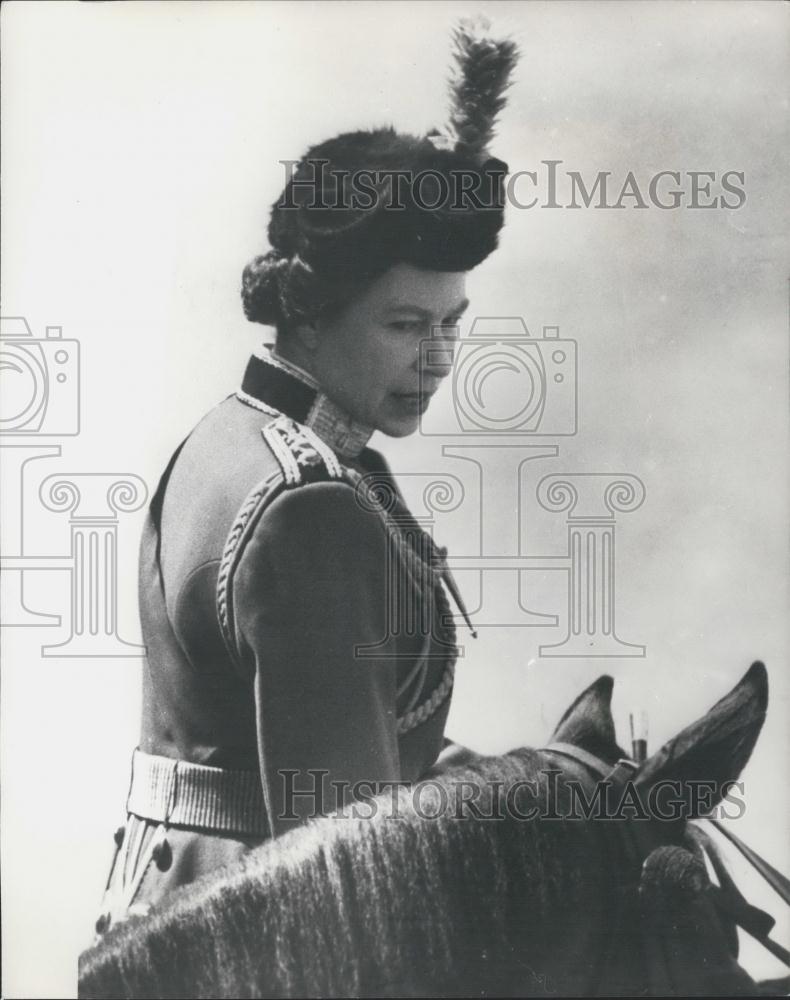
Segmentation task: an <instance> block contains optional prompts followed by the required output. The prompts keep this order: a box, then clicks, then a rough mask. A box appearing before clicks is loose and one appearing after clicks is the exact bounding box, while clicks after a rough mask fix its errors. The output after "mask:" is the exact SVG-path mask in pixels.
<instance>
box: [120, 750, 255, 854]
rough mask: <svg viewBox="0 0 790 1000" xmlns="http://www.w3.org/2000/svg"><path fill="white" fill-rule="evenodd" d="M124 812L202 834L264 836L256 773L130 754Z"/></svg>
mask: <svg viewBox="0 0 790 1000" xmlns="http://www.w3.org/2000/svg"><path fill="white" fill-rule="evenodd" d="M126 809H127V812H130V813H134V815H135V816H140V817H141V818H142V819H150V820H153V821H155V822H158V823H167V824H168V825H172V826H191V827H199V828H201V829H204V830H208V831H220V832H225V833H240V834H245V835H247V836H250V837H266V836H268V835H269V824H268V822H267V819H266V806H265V803H264V800H263V789H262V787H261V778H260V774H259V773H258V772H257V771H233V770H230V769H228V768H224V767H207V766H206V765H204V764H190V763H188V762H187V761H184V760H175V759H173V758H171V757H157V756H155V755H153V754H148V753H143V751H142V750H135V752H134V755H133V757H132V784H131V787H130V789H129V798H128V799H127V802H126Z"/></svg>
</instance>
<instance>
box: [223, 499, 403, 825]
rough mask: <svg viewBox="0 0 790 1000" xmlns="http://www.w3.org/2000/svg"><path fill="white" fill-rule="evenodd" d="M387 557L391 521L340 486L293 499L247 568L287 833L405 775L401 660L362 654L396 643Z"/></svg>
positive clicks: (271, 764) (275, 784)
mask: <svg viewBox="0 0 790 1000" xmlns="http://www.w3.org/2000/svg"><path fill="white" fill-rule="evenodd" d="M386 554H387V538H386V529H385V527H384V525H383V523H382V522H381V520H380V518H379V517H377V516H376V515H375V514H373V513H370V512H368V511H365V510H363V509H362V508H361V507H360V506H359V504H358V502H357V500H356V496H355V493H354V491H353V489H351V488H350V487H349V486H348V485H346V484H343V483H337V482H333V483H314V484H311V485H308V486H300V487H298V488H296V489H292V490H287V491H285V492H284V493H283V494H281V495H280V496H279V497H278V498H277V499H276V500H275V501H274V502H273V503H272V504H271V506H270V507H269V508H268V509H267V510H266V511H265V513H264V514H263V516H262V518H261V520H260V522H259V524H258V525H257V527H256V529H255V532H254V534H253V536H252V537H251V539H250V540H249V541H248V543H247V545H246V547H245V550H244V552H243V554H242V557H241V559H240V561H239V564H238V567H237V570H236V573H235V578H234V607H235V618H236V622H235V628H236V635H237V639H238V644H239V649H240V651H241V654H242V659H243V661H244V662H245V663H246V664H248V665H249V667H250V669H251V670H252V671H253V672H254V687H255V699H256V715H257V733H258V755H259V761H260V767H261V775H262V780H263V785H264V796H265V799H266V806H267V810H268V813H269V817H270V821H271V823H272V827H273V832H274V833H275V834H279V833H282V832H284V831H285V830H287V829H289V828H290V827H291V826H294V825H297V824H298V823H300V822H302V821H303V820H305V819H307V818H308V817H309V816H310V815H313V814H315V813H316V812H317V811H319V812H320V811H321V810H323V811H325V812H331V811H333V810H334V808H336V806H339V805H342V804H343V801H344V800H345V801H348V800H349V799H350V798H352V797H360V793H361V795H362V796H365V795H369V794H370V791H369V789H368V788H367V787H366V786H365V784H364V783H377V782H389V781H397V780H399V779H400V761H399V755H398V742H397V734H396V715H395V702H396V683H397V682H396V674H395V670H396V664H395V662H394V661H393V660H391V659H389V660H388V659H371V658H369V657H363V656H360V655H359V647H360V646H373V647H375V645H376V644H377V643H381V642H383V641H384V639H385V637H386V618H387V593H386V590H387V585H386V579H387V563H386ZM294 772H295V773H294ZM316 772H328V774H326V775H325V776H321V775H320V774H316ZM332 782H340V783H342V784H341V786H340V788H342V789H343V791H342V792H340V793H336V792H335V789H334V786H332V785H331V783H332ZM358 783H362V784H358ZM355 787H356V793H357V794H356V795H354V792H353V790H354V789H355ZM289 789H290V790H291V791H289ZM291 792H303V793H304V794H291Z"/></svg>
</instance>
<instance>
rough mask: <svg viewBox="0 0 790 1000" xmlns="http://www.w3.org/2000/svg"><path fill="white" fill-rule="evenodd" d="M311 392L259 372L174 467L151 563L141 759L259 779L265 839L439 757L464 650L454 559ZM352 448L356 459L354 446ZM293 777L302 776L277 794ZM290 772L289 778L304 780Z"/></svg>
mask: <svg viewBox="0 0 790 1000" xmlns="http://www.w3.org/2000/svg"><path fill="white" fill-rule="evenodd" d="M354 438H355V429H354V427H353V425H350V424H348V423H347V422H346V421H344V419H343V415H342V414H340V413H339V411H337V410H336V409H335V408H333V407H332V405H331V404H329V403H328V401H327V400H326V397H325V396H322V394H321V393H320V391H318V389H317V386H315V384H314V383H313V384H311V382H310V381H309V378H308V379H305V378H302V377H300V375H299V370H296V371H294V370H293V369H292V368H291V367H290V366H288V365H283V364H282V363H280V362H278V361H277V360H276V359H274V358H272V359H270V360H267V359H266V358H265V357H259V356H253V357H252V358H251V359H250V363H249V365H248V367H247V371H246V374H245V377H244V382H243V385H242V389H241V390H239V392H237V393H236V394H234V395H232V396H230V397H228V398H227V399H225V400H224V401H223V402H222V403H220V404H219V405H218V406H217V407H216V408H215V409H214V410H212V411H211V412H210V413H209V414H208V415H207V416H206V417H205V418H204V419H203V420H202V421H201V422H200V423H199V424H198V426H197V427H196V428H195V429H194V430H193V432H192V433H191V434H190V435H189V437H188V438H187V440H186V441H185V442H184V443H183V444H182V446H181V447H180V448H179V450H178V451H177V452H176V454H175V455H174V456H173V458H172V459H171V462H170V465H169V466H168V468H167V470H166V471H165V474H164V475H163V477H162V480H161V482H160V484H159V488H158V490H157V492H156V494H155V496H154V498H153V500H152V502H151V506H150V510H149V513H148V518H147V521H146V524H145V528H144V532H143V538H142V543H141V550H140V592H139V599H140V616H141V626H142V632H143V639H144V642H145V644H146V647H147V657H146V663H145V668H144V681H143V723H142V734H141V741H140V749H141V750H143V751H145V753H147V754H154V755H159V756H162V757H168V758H176V759H178V760H182V761H187V762H192V763H196V764H204V765H210V766H213V767H217V768H224V769H232V770H241V771H247V772H250V771H253V772H257V774H258V775H259V780H260V783H261V786H262V790H263V797H264V801H265V809H266V816H267V824H268V833H269V834H270V835H271V834H278V833H281V832H284V831H285V830H287V829H288V828H289V827H290V826H293V825H295V824H298V823H299V822H301V821H303V820H304V819H305V818H307V817H308V816H310V815H311V814H313V813H314V812H315V806H316V798H315V796H313V797H312V798H311V797H310V796H305V797H303V798H298V797H292V798H291V799H289V800H288V801H287V802H286V801H285V800H284V799H285V797H286V796H287V794H288V793H287V783H288V781H290V782H291V788H296V789H299V788H303V789H310V788H311V787H315V779H314V778H311V777H310V772H316V771H322V772H326V776H325V777H324V778H323V781H324V784H323V785H322V786H321V788H322V789H323V792H322V794H323V795H324V798H323V799H322V800H321V802H320V803H319V805H321V806H322V807H323V809H324V810H325V811H331V809H332V808H333V806H334V805H335V804H336V802H335V799H336V798H337V792H336V790H333V791H332V796H333V797H334V798H332V797H331V796H330V799H329V800H327V799H326V795H328V794H329V792H328V789H329V788H330V785H329V782H340V783H341V785H340V786H338V787H342V788H343V789H345V791H343V792H342V795H341V798H345V799H348V798H349V797H353V795H354V787H355V786H356V787H357V788H359V783H360V782H361V783H371V784H374V785H375V784H377V783H386V782H398V781H414V780H415V779H417V778H419V777H420V775H421V774H423V773H424V771H425V770H426V769H427V768H428V767H429V766H430V765H431V764H432V763H433V762H434V761H435V759H436V757H437V755H438V753H439V751H440V749H441V746H442V742H443V731H444V725H445V721H446V717H447V713H448V709H449V702H450V697H449V695H450V692H451V687H452V676H453V667H454V662H455V657H456V655H457V651H456V646H455V631H454V627H453V624H452V616H451V614H450V609H449V605H448V601H447V596H446V594H445V590H444V585H443V583H442V566H443V562H442V555H443V553H442V551H441V550H438V549H437V548H436V546H435V545H434V543H433V541H432V539H431V538H429V537H428V536H427V535H426V534H425V533H424V532H423V531H422V530H421V529H420V528H419V526H418V525H417V524H416V522H415V521H414V519H413V517H411V515H410V514H409V512H408V510H407V509H406V507H405V504H404V502H403V499H402V497H401V496H400V494H399V492H398V490H397V488H396V486H395V484H394V481H393V479H392V476H391V474H390V472H389V469H388V468H387V466H386V463H385V462H384V460H383V458H382V457H381V455H379V454H378V453H377V452H375V451H373V450H372V449H369V448H367V447H364V448H362V449H361V450H359V451H358V453H357V449H356V448H355V447H354V444H355V440H354ZM344 446H345V447H344ZM286 772H291V777H290V778H288V779H286V777H284V775H285V773H286ZM294 772H295V774H294Z"/></svg>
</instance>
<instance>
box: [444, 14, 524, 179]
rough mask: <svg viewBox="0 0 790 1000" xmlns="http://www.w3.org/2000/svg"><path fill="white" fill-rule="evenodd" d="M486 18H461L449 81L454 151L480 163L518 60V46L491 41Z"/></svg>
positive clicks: (455, 39)
mask: <svg viewBox="0 0 790 1000" xmlns="http://www.w3.org/2000/svg"><path fill="white" fill-rule="evenodd" d="M490 28H491V25H490V22H489V21H488V19H487V18H484V17H480V18H476V19H472V18H464V19H462V20H461V21H459V22H458V26H457V27H456V28H455V29H454V31H453V58H454V60H455V64H456V65H455V71H454V73H453V75H452V77H451V79H450V101H451V106H450V127H451V129H452V132H453V133H454V137H455V148H456V150H457V151H458V152H463V153H466V154H468V155H470V156H472V157H473V158H475V159H479V160H483V159H485V158H486V156H487V155H488V147H489V145H490V143H491V141H492V139H493V138H494V126H495V124H496V119H497V115H498V114H499V113H500V111H501V110H502V109H503V108H504V106H505V91H506V90H507V89H508V87H509V86H510V76H511V73H512V72H513V68H514V67H515V65H516V61H517V60H518V46H517V45H516V43H515V42H514V41H512V40H511V39H508V38H504V39H500V40H497V39H494V38H492V37H491V35H490V34H489V31H490Z"/></svg>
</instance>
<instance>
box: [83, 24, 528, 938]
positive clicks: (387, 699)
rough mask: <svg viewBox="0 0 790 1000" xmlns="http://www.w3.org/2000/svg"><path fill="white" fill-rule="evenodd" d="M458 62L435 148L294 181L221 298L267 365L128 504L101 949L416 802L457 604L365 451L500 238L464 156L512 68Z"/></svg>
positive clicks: (502, 54)
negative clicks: (182, 892)
mask: <svg viewBox="0 0 790 1000" xmlns="http://www.w3.org/2000/svg"><path fill="white" fill-rule="evenodd" d="M456 43H457V50H456V55H457V58H458V63H459V73H458V75H457V78H456V81H455V84H454V86H453V91H452V93H453V100H454V105H453V112H452V116H451V121H450V128H449V129H448V131H447V132H446V133H445V134H444V135H439V134H436V135H433V136H430V137H424V138H414V137H411V136H404V135H399V134H397V133H395V132H394V131H393V130H392V129H382V130H378V131H373V132H357V133H352V134H347V135H341V136H338V137H337V138H335V139H332V140H330V141H328V142H325V143H323V144H321V145H319V146H316V147H314V148H313V149H311V150H310V151H309V152H308V154H307V156H306V157H305V159H304V160H303V161H302V162H301V163H300V165H299V167H298V168H297V170H296V171H295V173H294V176H293V177H292V178H291V180H290V181H289V183H288V185H287V186H286V189H285V191H284V192H283V195H282V197H281V198H280V199H279V200H278V202H276V203H275V204H274V206H273V208H272V215H271V221H270V225H269V231H268V235H269V242H270V244H271V250H270V251H269V252H268V253H267V254H265V255H264V256H261V257H258V258H256V259H255V260H254V261H253V262H252V263H251V264H249V265H248V266H247V268H246V269H245V271H244V275H243V289H242V297H243V303H244V309H245V312H246V315H247V317H248V318H249V319H250V320H252V321H254V322H259V323H263V324H267V325H271V326H274V327H275V329H276V333H277V336H276V345H275V347H274V349H273V350H271V351H262V352H261V353H260V354H256V355H254V356H253V357H252V358H251V359H250V361H249V364H248V366H247V369H246V372H245V374H244V378H243V381H242V385H241V388H240V389H239V390H238V391H237V392H236V393H235V394H233V395H231V396H229V397H228V398H227V399H225V400H224V401H223V402H222V403H220V404H219V405H218V406H217V407H216V408H215V409H214V410H212V411H211V412H210V413H209V414H208V415H207V416H206V417H205V418H204V419H203V420H202V421H201V422H200V423H199V424H198V426H197V427H196V428H195V429H194V430H193V432H192V433H191V434H190V435H189V437H188V438H187V440H186V441H185V442H184V443H183V444H182V445H181V446H180V448H179V449H178V450H177V451H176V453H175V454H174V455H173V457H172V459H171V461H170V463H169V465H168V467H167V469H166V470H165V472H164V474H163V476H162V479H161V481H160V483H159V487H158V489H157V491H156V494H155V496H154V498H153V500H152V502H151V506H150V510H149V515H148V518H147V521H146V525H145V528H144V533H143V539H142V543H141V550H140V593H139V598H140V616H141V624H142V630H143V636H144V640H145V643H146V646H147V662H146V668H145V673H144V689H143V723H142V736H141V741H140V746H139V748H138V750H136V751H135V755H134V761H133V768H132V772H133V773H132V780H131V787H130V793H129V799H128V803H127V809H128V820H127V823H126V825H125V827H124V828H122V829H121V830H119V831H118V833H117V834H116V843H117V845H118V850H117V851H116V857H115V861H114V864H113V868H112V871H111V875H110V879H109V882H108V889H107V894H106V898H105V903H104V907H103V914H102V917H101V918H100V920H99V923H98V929H99V931H102V930H104V929H105V928H106V927H107V926H109V924H110V923H112V922H114V921H117V920H119V919H122V918H123V917H124V916H125V915H126V914H128V913H130V912H132V913H134V912H145V911H146V910H147V909H148V907H150V906H151V905H153V904H156V903H158V902H160V901H161V900H162V899H164V898H165V897H166V896H167V895H168V894H169V893H170V892H171V891H172V889H174V888H175V887H177V886H178V885H181V884H184V883H186V882H189V881H191V880H193V879H194V878H196V877H198V876H199V875H201V874H204V873H206V872H208V871H211V870H212V869H214V868H217V867H219V866H222V865H226V864H228V863H230V862H232V861H233V860H235V859H238V858H239V857H241V856H242V855H243V854H244V853H246V852H247V851H248V850H250V849H251V848H252V847H254V846H255V845H257V844H259V843H261V842H262V841H263V840H264V839H266V838H267V837H271V836H277V835H279V834H281V833H283V832H285V831H287V830H289V829H291V828H292V827H294V826H297V825H298V824H300V823H302V822H304V821H305V820H306V819H308V818H309V817H310V816H312V815H317V814H320V813H326V812H329V811H332V810H334V809H336V808H338V807H341V806H343V805H344V804H345V803H349V802H353V801H355V800H358V799H360V798H365V797H370V796H371V795H372V794H375V793H376V792H377V791H379V790H381V789H382V788H383V787H385V786H386V785H387V784H391V783H395V782H403V781H407V782H411V781H414V780H416V779H418V778H419V777H420V776H421V775H423V774H424V773H425V772H426V770H427V769H428V768H429V767H430V766H431V765H432V764H434V762H435V761H436V758H437V756H438V754H439V752H440V750H441V748H442V744H443V732H444V725H445V720H446V718H447V713H448V710H449V703H450V691H451V688H452V677H453V667H454V661H455V655H456V650H455V630H454V626H453V621H452V613H451V610H450V605H449V601H448V596H447V591H449V592H450V593H451V594H454V595H455V596H456V598H457V591H456V589H455V587H454V585H453V583H452V580H451V578H450V576H449V572H448V571H447V568H446V563H445V561H444V553H443V552H442V551H441V550H439V549H437V548H436V546H435V545H434V544H433V541H432V539H430V538H429V537H428V536H427V535H426V534H424V533H423V532H422V531H421V530H420V528H419V526H418V525H417V524H416V522H415V521H414V519H413V518H412V517H411V515H410V514H409V512H408V510H407V509H406V507H405V504H404V503H403V500H402V497H401V496H400V494H399V493H398V491H397V488H396V487H395V485H394V482H393V480H392V477H391V474H390V472H389V470H388V468H387V466H386V463H385V462H384V460H383V458H382V457H381V455H379V454H378V453H376V452H375V451H372V450H371V449H370V448H368V447H367V442H368V439H369V438H370V435H371V434H372V433H373V431H374V430H379V431H382V432H383V433H385V434H389V435H391V436H394V437H401V436H404V435H407V434H411V433H413V432H414V431H415V430H416V428H417V426H418V423H419V420H420V417H421V414H422V413H423V412H424V411H425V409H426V408H427V406H428V404H429V402H430V398H431V396H432V394H433V393H434V391H435V390H436V388H437V387H438V386H439V384H440V382H441V380H442V379H443V378H444V377H445V376H446V375H447V374H448V373H449V372H450V370H451V367H452V361H453V349H454V341H455V337H456V324H457V322H458V320H459V318H460V316H461V314H462V312H463V310H464V309H465V308H466V305H467V301H466V296H465V275H466V272H468V271H469V270H470V269H471V268H473V267H475V266H476V265H477V264H479V263H480V262H481V261H482V260H484V259H485V258H486V257H487V256H488V255H489V253H491V251H492V250H493V249H494V248H495V246H496V243H497V236H498V232H499V230H500V228H501V226H502V222H503V198H502V179H503V176H504V173H505V172H506V170H507V167H506V165H505V164H503V163H502V162H501V161H499V160H494V159H491V158H490V157H489V156H488V153H487V145H488V142H489V140H490V138H491V136H492V129H493V122H494V119H495V117H496V114H497V113H498V111H499V110H500V109H501V107H502V105H503V103H504V102H503V99H502V93H503V91H504V89H505V87H506V86H507V81H508V76H509V72H510V69H511V67H512V64H513V62H514V59H515V48H514V46H513V45H512V43H510V42H493V41H490V40H488V39H486V38H485V37H482V38H481V37H476V36H475V35H474V34H473V33H472V32H471V31H470V30H469V29H467V28H465V27H462V28H461V29H460V30H459V32H458V33H457V35H456ZM363 175H364V176H363ZM404 177H405V179H406V181H407V183H406V184H401V183H400V181H401V180H402V179H403V178H404ZM414 178H420V181H419V185H417V186H415V185H414V184H413V183H412V181H413V180H414ZM459 178H461V179H462V180H461V189H460V194H459V187H458V180H459ZM463 178H465V180H464V179H463ZM366 192H367V193H366ZM470 193H471V194H472V196H470ZM426 341H427V347H428V348H429V349H425V347H424V346H422V345H424V343H425V342H426ZM404 607H405V608H406V611H404ZM406 613H408V614H410V615H413V617H412V618H409V621H416V622H417V623H418V627H416V628H415V627H410V628H403V627H401V626H402V624H403V617H404V614H406Z"/></svg>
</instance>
